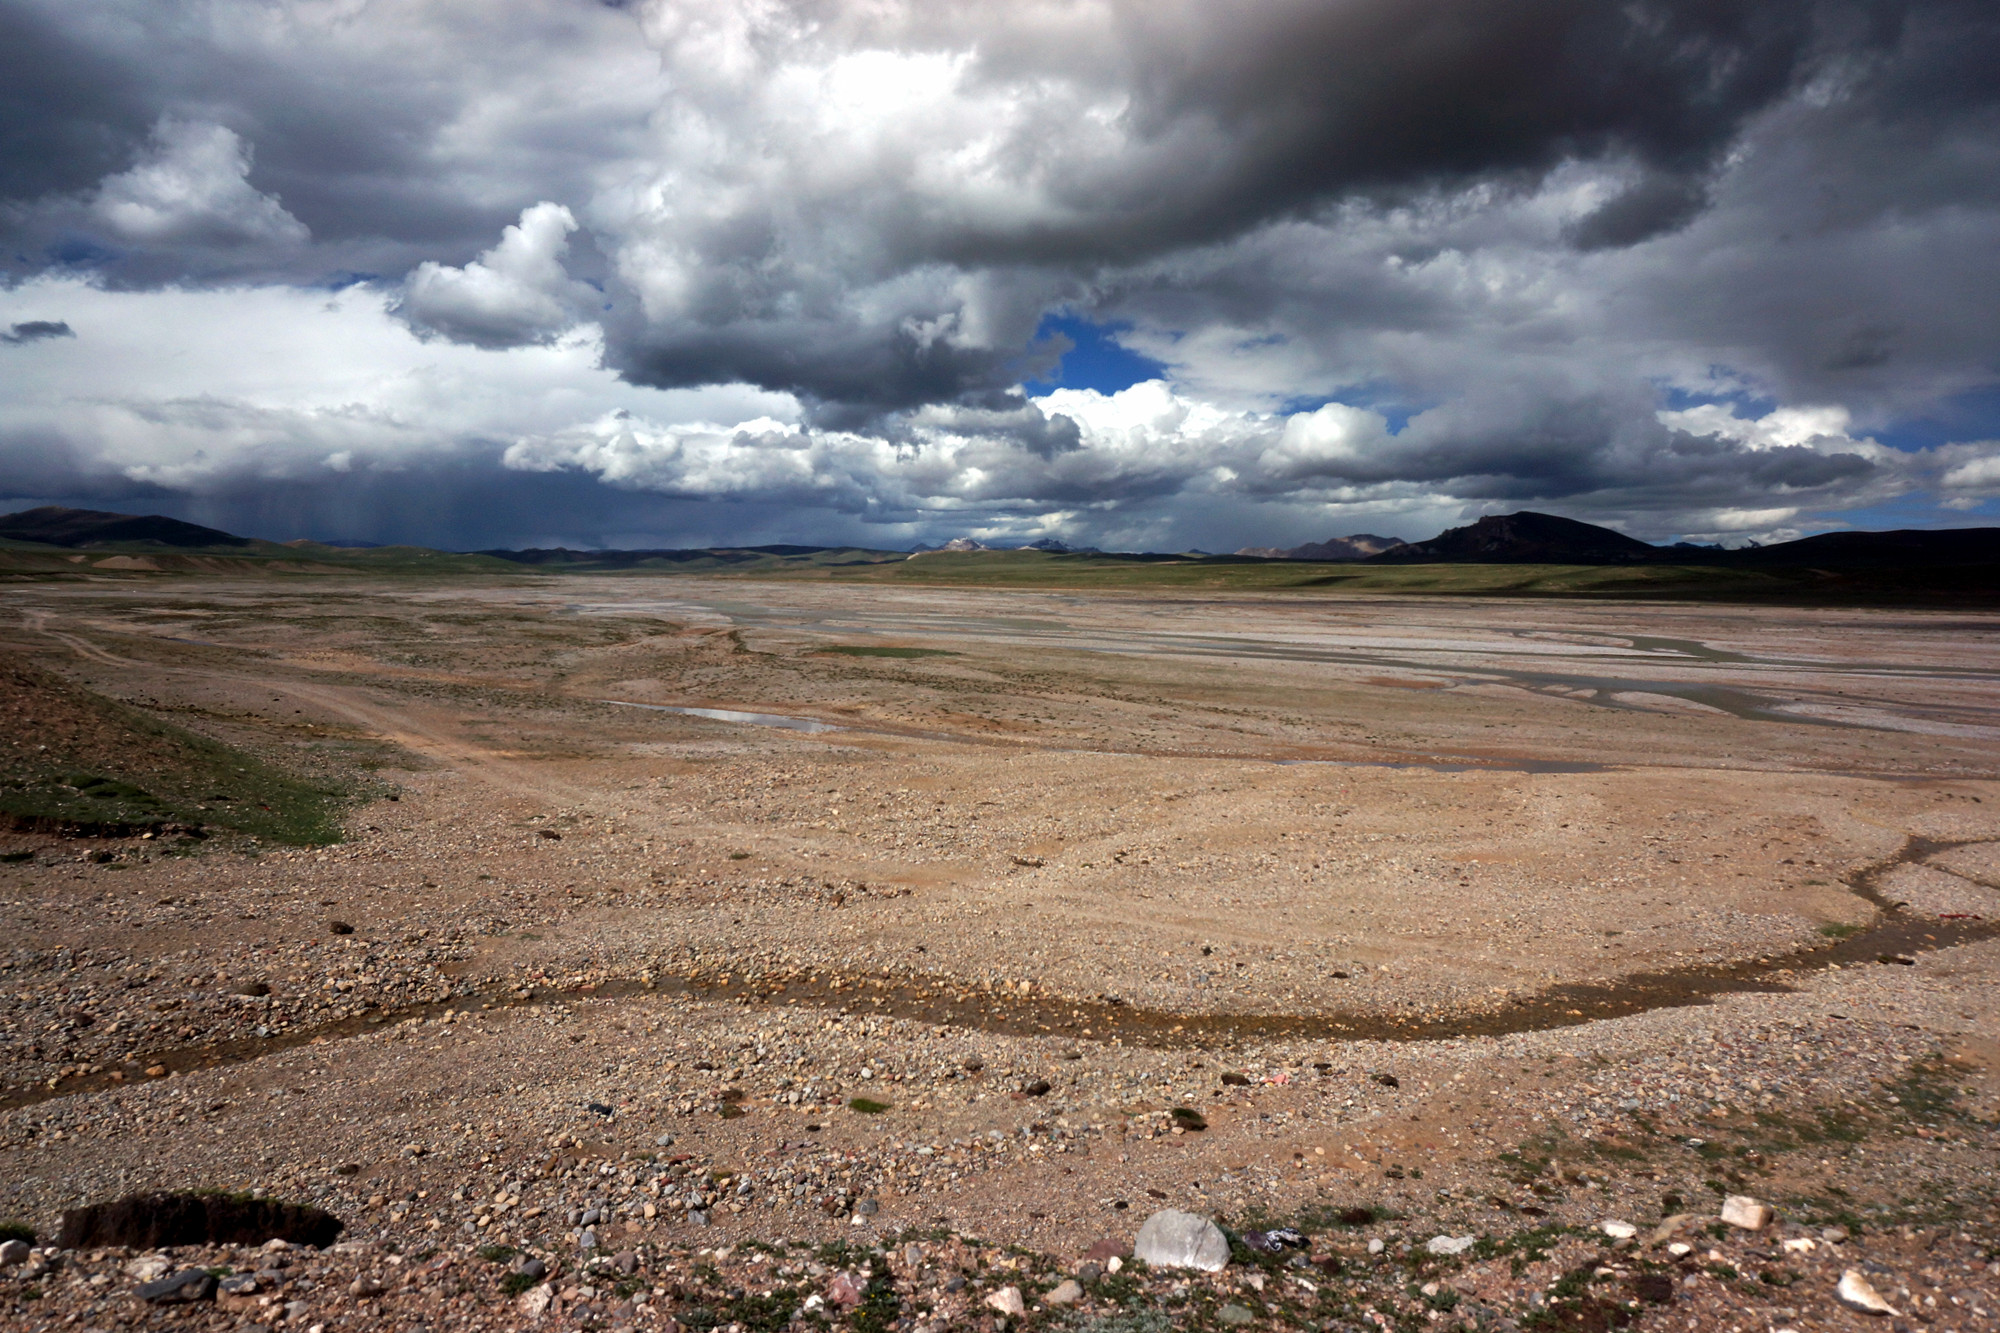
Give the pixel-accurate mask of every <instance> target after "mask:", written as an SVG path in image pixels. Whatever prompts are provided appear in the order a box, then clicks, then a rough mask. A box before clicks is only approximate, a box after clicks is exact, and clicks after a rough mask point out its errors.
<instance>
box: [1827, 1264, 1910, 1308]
mask: <svg viewBox="0 0 2000 1333" xmlns="http://www.w3.org/2000/svg"><path fill="white" fill-rule="evenodd" d="M1833 1294H1834V1295H1835V1296H1838V1297H1839V1298H1840V1303H1841V1304H1842V1305H1845V1306H1846V1307H1847V1308H1848V1309H1850V1310H1859V1311H1860V1312H1861V1313H1862V1314H1873V1315H1893V1314H1895V1313H1896V1311H1895V1308H1894V1307H1893V1306H1891V1305H1890V1304H1889V1302H1887V1301H1885V1300H1883V1299H1882V1293H1880V1292H1879V1291H1876V1290H1875V1288H1874V1287H1872V1286H1870V1285H1868V1279H1867V1278H1865V1277H1863V1276H1861V1270H1860V1269H1858V1268H1850V1269H1848V1270H1847V1271H1846V1272H1845V1273H1842V1274H1841V1275H1840V1285H1839V1286H1837V1287H1835V1288H1834V1289H1833Z"/></svg>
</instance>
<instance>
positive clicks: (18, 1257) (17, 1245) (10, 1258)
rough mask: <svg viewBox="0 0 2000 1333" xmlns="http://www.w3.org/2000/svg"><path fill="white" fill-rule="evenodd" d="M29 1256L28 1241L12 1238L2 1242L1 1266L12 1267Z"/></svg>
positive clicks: (0, 1246) (0, 1252)
mask: <svg viewBox="0 0 2000 1333" xmlns="http://www.w3.org/2000/svg"><path fill="white" fill-rule="evenodd" d="M27 1257H28V1242H26V1241H25V1240H10V1241H5V1242H0V1268H12V1267H13V1266H14V1265H15V1264H18V1263H20V1262H21V1261H22V1260H23V1259H26V1258H27Z"/></svg>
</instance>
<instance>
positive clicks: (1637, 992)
mask: <svg viewBox="0 0 2000 1333" xmlns="http://www.w3.org/2000/svg"><path fill="white" fill-rule="evenodd" d="M1987 841H1989V840H1987V839H1965V840H1961V841H1940V840H1933V839H1928V838H1914V837H1913V838H1910V839H1908V840H1907V841H1906V842H1905V843H1904V845H1903V847H1902V848H1901V849H1900V850H1899V851H1898V852H1897V853H1896V854H1895V855H1893V856H1891V857H1888V858H1886V859H1884V860H1881V861H1878V862H1876V863H1874V864H1872V865H1869V866H1866V867H1864V868H1862V869H1861V870H1859V871H1856V872H1854V873H1852V874H1850V875H1849V876H1848V877H1847V879H1846V884H1847V887H1848V888H1849V890H1850V891H1852V892H1853V893H1854V894H1855V895H1856V896H1858V897H1860V898H1862V899H1863V900H1864V901H1866V902H1868V903H1869V904H1870V905H1871V906H1872V907H1874V908H1875V911H1876V917H1875V920H1874V921H1873V922H1872V923H1871V924H1870V925H1869V926H1867V927H1864V928H1862V929H1861V930H1859V931H1857V932H1856V933H1854V934H1852V935H1849V936H1847V937H1846V938H1844V939H1839V940H1828V941H1827V942H1826V943H1824V944H1819V945H1814V946H1812V947H1810V948H1804V949H1797V950H1793V951H1790V952H1787V953H1782V954H1767V955H1763V956H1760V957H1756V958H1747V959H1739V960H1736V961H1733V962H1720V963H1712V964H1697V965H1693V966H1689V967H1684V968H1672V969H1666V970H1660V971H1653V972H1639V973H1634V974H1632V975H1629V976H1625V977H1621V978H1619V979H1618V980H1617V981H1615V982H1608V983H1574V984H1568V985H1560V986H1553V987H1550V988H1548V989H1546V990H1543V991H1539V992H1536V993H1534V994H1532V995H1524V996H1520V997H1516V998H1514V999H1511V1000H1510V1001H1509V1002H1507V1003H1506V1004H1503V1005H1499V1006H1495V1007H1490V1008H1481V1009H1465V1010H1459V1011H1455V1012H1450V1013H1442V1014H1440V1013H1434V1012H1431V1013H1423V1014H1411V1015H1398V1014H1394V1013H1362V1012H1353V1013H1342V1012H1338V1011H1336V1012H1332V1013H1321V1014H1296V1015H1294V1014H1189V1013H1175V1012H1172V1011H1168V1010H1159V1009H1146V1008H1141V1007H1139V1006H1136V1005H1130V1004H1126V1003H1124V1002H1123V1001H1121V1000H1119V999H1118V998H1117V997H1114V996H1100V997H1096V998H1093V999H1089V1000H1075V999H1066V998H1063V997H1060V996H1051V995H1036V994H1033V993H1031V992H1027V993H1024V992H1017V991H1012V990H1008V989H1004V988H1002V989H994V988H990V987H988V986H985V985H979V986H969V985H965V984H956V983H951V982H947V981H943V980H940V979H935V978H920V977H916V978H913V977H887V976H885V977H868V976H842V975H838V974H835V973H831V972H827V971H825V970H824V969H802V970H799V971H796V972H790V973H775V974H774V973H771V972H764V973H760V974H759V975H757V976H754V977H751V976H737V975H736V974H734V973H732V972H726V971H725V972H714V973H706V974H696V975H663V974H660V973H658V972H653V971H649V972H646V973H644V974H642V975H641V977H639V978H635V979H613V980H609V981H605V982H602V983H599V984H595V985H585V986H579V987H572V988H566V989H558V988H551V987H535V986H531V985H528V984H526V983H524V982H522V981H521V980H518V979H517V980H514V981H511V982H505V983H501V984H499V985H496V986H493V987H489V988H487V989H485V990H475V991H470V992H468V993H466V994H463V995H458V996H454V997H452V998H451V999H448V1000H441V1001H436V1002H433V1003H428V1004H420V1005H408V1006H402V1007H398V1008H395V1009H386V1010H379V1009H378V1010H374V1011H371V1012H367V1013H364V1014H361V1015H355V1016H351V1017H348V1018H343V1019H339V1020H336V1021H333V1022H329V1023H323V1024H319V1025H316V1026H313V1027H309V1028H299V1029H294V1030H292V1031H288V1032H282V1033H276V1034H273V1035H271V1036H268V1037H244V1038H238V1039H234V1040H230V1041H223V1042H215V1043H212V1044H209V1045H205V1046H192V1047H179V1048H175V1049H171V1050H164V1051H159V1052H155V1053H153V1054H150V1055H143V1056H137V1057H134V1058H133V1059H131V1060H130V1061H128V1062H126V1063H125V1064H124V1065H123V1066H121V1067H120V1068H119V1069H118V1070H115V1071H106V1072H104V1073H99V1074H86V1075H80V1076H76V1077H71V1078H67V1079H62V1080H57V1081H51V1082H49V1083H44V1084H36V1085H32V1086H29V1087H20V1088H11V1089H7V1090H5V1091H0V1110H12V1109H15V1108H18V1107H23V1106H30V1105H34V1104H36V1103H39V1102H44V1101H48V1100H51V1099H53V1098H57V1097H70V1096H75V1095H77V1094H79V1093H88V1092H93V1091H99V1090H102V1089H104V1088H109V1087H114V1086H117V1085H120V1084H123V1083H127V1082H132V1081H134V1080H135V1079H137V1080H143V1079H144V1077H145V1076H144V1075H143V1074H142V1073H139V1072H138V1071H141V1070H144V1069H147V1068H162V1069H164V1070H166V1071H168V1072H169V1073H173V1074H180V1073H188V1072H193V1071H197V1070H203V1069H213V1068H219V1067H222V1066H226V1065H234V1064H242V1063H245V1062H248V1061H252V1060H256V1059H260V1058H262V1057H264V1056H267V1055H273V1054H276V1053H278V1052H280V1051H286V1050H293V1049H296V1048H298V1047H301V1046H306V1045H314V1044H323V1043H326V1042H330V1041H337V1040H340V1039H343V1038H347V1037H353V1036H356V1035H359V1034H362V1033H367V1032H373V1031H377V1030H380V1029H381V1028H383V1027H385V1026H391V1025H394V1024H398V1023H405V1022H409V1021H412V1020H425V1019H435V1018H439V1017H442V1016H443V1015H445V1014H446V1013H448V1012H458V1013H470V1012H472V1011H474V1010H478V1011H486V1012H490V1011H497V1010H505V1009H512V1008H521V1007H525V1006H528V1005H531V1004H540V1005H547V1004H561V1003H569V1002H582V1001H592V1000H599V1001H601V1000H613V999H624V998H630V997H633V996H645V995H679V996H686V997H689V998H693V999H698V1000H703V1001H708V1002H712V1003H736V1004H740V1005H743V1006H746V1007H751V1006H786V1007H797V1008H810V1009H820V1010H832V1011H837V1012H839V1013H841V1014H850V1015H876V1016H881V1017H888V1018H899V1019H906V1020H910V1021H915V1022H920V1023H925V1024H929V1025H935V1026H944V1027H958V1028H966V1029H971V1030H975V1031H980V1032H989V1033H994V1034H998V1035H1003V1036H1014V1037H1049V1036H1055V1037H1064V1038H1068V1039H1071V1040H1074V1041H1076V1042H1078V1043H1085V1042H1089V1043H1097V1044H1105V1045H1125V1046H1143V1047H1150V1048H1162V1049H1164V1048H1190V1047H1197V1048H1204V1049H1226V1048H1228V1047H1231V1046H1235V1045H1240V1044H1250V1043H1256V1042H1264V1041H1292V1042H1299V1041H1307V1042H1310V1041H1325V1042H1341V1041H1375V1042H1424V1041H1440V1040H1446V1039H1451V1038H1463V1037H1502V1036H1511V1035H1515V1034H1518V1033H1524V1032H1543V1031H1549V1030H1553V1029H1558V1028H1569V1027H1581V1026H1583V1025H1585V1024H1588V1023H1593V1022H1599V1021H1602V1020H1606V1019H1614V1018H1627V1017H1631V1016H1633V1015H1636V1014H1642V1013H1647V1012H1650V1011H1652V1010H1656V1009H1672V1008H1682V1007H1687V1006H1690V1005H1699V1004H1706V1003H1708V1002H1710V1001H1711V1000H1713V999H1714V998H1715V997H1717V996H1719V995H1729V994H1743V993H1753V992H1762V993H1785V992H1790V991H1792V990H1795V989H1796V987H1795V986H1794V985H1793V984H1792V980H1793V979H1794V978H1796V977H1798V976H1799V975H1800V974H1802V973H1806V972H1814V971H1822V970H1825V969H1826V968H1828V967H1833V966H1838V967H1842V968H1848V967H1858V966H1871V965H1913V964H1914V963H1915V960H1916V959H1917V958H1918V957H1920V956H1921V955H1923V954H1927V953H1934V952H1936V951H1938V950H1941V949H1949V948H1953V947H1956V946H1960V945H1966V944H1972V943H1976V942H1978V941H1981V940H1987V939H1993V938H1996V937H2000V920H1991V919H1986V918H1981V917H1952V918H1926V917H1919V916H1914V915H1912V914H1910V913H1908V912H1906V911H1905V910H1904V909H1903V908H1902V907H1901V906H1900V905H1899V904H1897V903H1894V902H1892V901H1890V900H1889V899H1888V898H1887V897H1885V896H1884V895H1883V894H1882V892H1881V884H1882V882H1883V881H1884V879H1885V878H1886V877H1887V876H1888V875H1890V874H1891V873H1893V872H1894V871H1896V870H1897V869H1899V868H1901V867H1903V866H1908V865H1922V864H1924V863H1925V862H1926V861H1927V860H1928V858H1930V857H1932V856H1935V855H1937V854H1939V853H1941V852H1947V851H1951V850H1953V849H1955V848H1959V847H1966V846H1973V845H1977V844H1980V843H1983V842H1987Z"/></svg>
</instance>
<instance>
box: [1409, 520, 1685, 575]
mask: <svg viewBox="0 0 2000 1333" xmlns="http://www.w3.org/2000/svg"><path fill="white" fill-rule="evenodd" d="M1658 555H1659V548H1658V547H1656V546H1648V545H1647V544H1646V543H1645V542H1642V541H1640V540H1638V539H1637V538H1634V537H1627V536H1626V535H1625V534H1624V533H1622V532H1613V531H1612V530H1611V529H1610V528H1600V527H1598V526H1597V525H1596V524H1595V523H1579V522H1578V521H1577V520H1575V519H1573V518H1559V517H1557V516H1556V515H1554V514H1537V513H1535V512H1534V511H1533V510H1529V509H1524V510H1522V511H1521V512H1520V513H1518V514H1489V515H1487V516H1486V517H1485V518H1482V519H1480V520H1479V521H1478V522H1477V523H1473V524H1470V525H1468V526H1466V527H1463V528H1448V529H1446V530H1445V531H1444V532H1441V533H1439V534H1438V535H1437V536H1435V537H1433V538H1431V539H1430V540H1429V541H1427V542H1411V543H1409V544H1407V545H1404V546H1398V547H1395V548H1394V549H1392V550H1388V551H1384V552H1382V554H1380V555H1376V556H1371V557H1369V560H1370V563H1373V564H1412V565H1414V564H1494V565H1513V564H1524V565H1624V564H1635V563H1637V562H1640V561H1650V560H1653V559H1655V558H1657V557H1658Z"/></svg>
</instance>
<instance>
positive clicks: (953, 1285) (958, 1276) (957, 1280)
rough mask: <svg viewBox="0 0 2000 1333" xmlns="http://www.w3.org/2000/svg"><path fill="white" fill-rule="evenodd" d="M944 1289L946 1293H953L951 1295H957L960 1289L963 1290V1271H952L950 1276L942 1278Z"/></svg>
mask: <svg viewBox="0 0 2000 1333" xmlns="http://www.w3.org/2000/svg"><path fill="white" fill-rule="evenodd" d="M944 1289H945V1292H946V1294H947V1295H953V1296H955V1295H957V1294H958V1293H959V1292H961V1291H964V1290H965V1275H964V1274H963V1273H953V1274H952V1275H951V1276H950V1277H948V1278H946V1279H945V1280H944Z"/></svg>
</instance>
